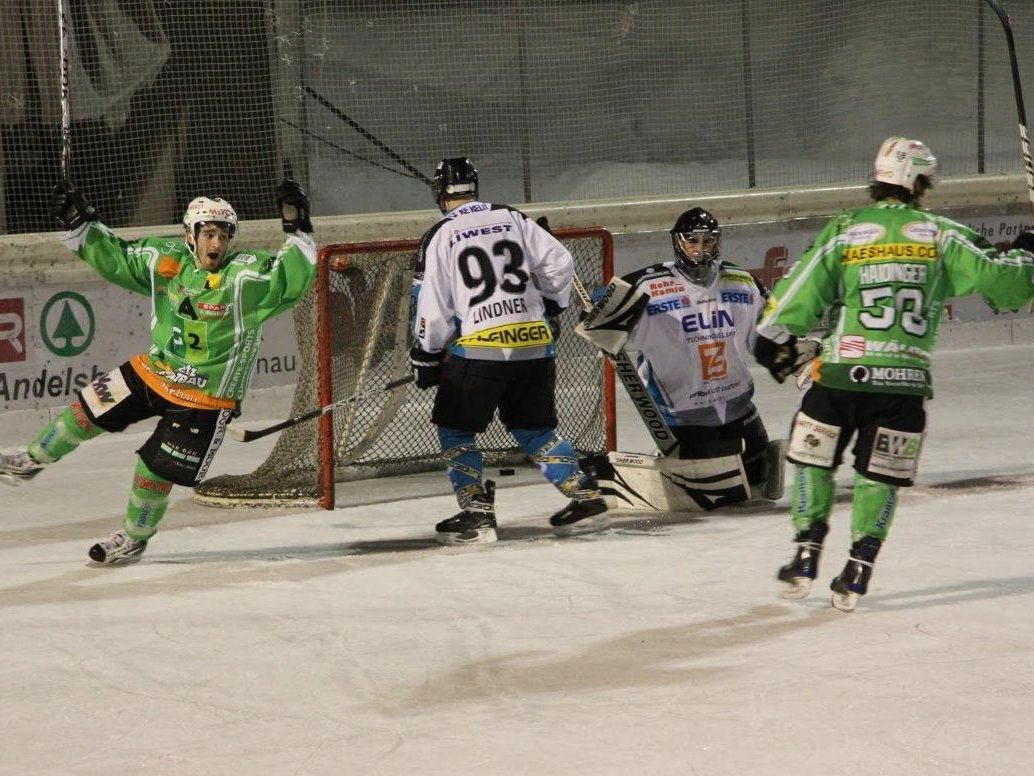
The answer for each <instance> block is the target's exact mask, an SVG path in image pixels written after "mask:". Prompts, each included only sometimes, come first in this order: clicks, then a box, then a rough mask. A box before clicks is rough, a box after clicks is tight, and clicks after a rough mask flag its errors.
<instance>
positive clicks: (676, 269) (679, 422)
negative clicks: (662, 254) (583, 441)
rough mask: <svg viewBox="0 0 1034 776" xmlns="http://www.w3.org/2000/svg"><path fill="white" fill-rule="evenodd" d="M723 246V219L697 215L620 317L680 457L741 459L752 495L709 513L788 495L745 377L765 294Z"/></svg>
mask: <svg viewBox="0 0 1034 776" xmlns="http://www.w3.org/2000/svg"><path fill="white" fill-rule="evenodd" d="M721 237H722V230H721V227H720V225H719V224H718V221H717V219H715V217H714V216H713V215H711V213H709V212H708V211H707V210H704V209H703V208H700V207H694V208H692V209H690V210H687V211H686V212H684V213H683V214H682V215H680V216H679V217H678V219H677V220H676V222H675V225H674V226H673V227H672V229H671V242H672V248H673V249H674V252H675V259H674V261H667V262H662V263H658V264H653V265H651V266H649V267H646V268H644V269H641V270H639V271H637V272H633V273H631V274H629V275H625V276H624V277H623V278H622V280H624V281H625V282H626V283H628V285H629V286H631V290H630V291H629V292H628V293H629V295H630V296H633V295H634V296H637V297H638V302H637V303H636V304H635V305H634V306H633V308H632V310H631V312H629V313H627V314H626V315H624V316H622V318H623V321H622V324H621V328H623V329H626V330H627V331H628V339H627V340H626V341H625V342H624V348H625V349H627V350H629V351H636V352H637V353H638V355H637V359H636V363H637V365H638V369H639V375H640V377H641V378H642V380H643V382H644V383H645V385H646V386H647V389H648V390H649V392H650V394H651V396H652V397H653V399H654V402H655V403H656V405H657V408H658V410H659V411H660V413H661V415H662V416H663V419H664V422H665V424H666V425H667V426H668V427H669V428H670V430H671V432H672V433H673V435H674V436H675V438H676V439H677V441H678V454H679V457H680V458H682V459H698V460H702V459H712V458H714V459H717V458H721V457H724V456H736V455H739V454H741V455H742V466H743V471H744V473H745V474H746V478H747V482H748V483H749V484H750V486H751V488H750V489H746V488H742V487H741V488H735V489H733V490H731V491H729V495H728V496H727V497H725V498H723V499H721V501H719V502H715V501H714V500H713V499H712V500H711V501H709V502H700V506H702V507H703V508H710V507H713V506H721V505H724V504H727V503H733V502H735V501H737V500H744V499H745V498H749V497H751V495H764V497H766V498H778V497H779V496H780V495H781V494H782V466H781V464H780V461H781V449H780V446H779V444H778V443H772V444H770V443H769V439H768V433H767V432H766V430H765V425H764V423H763V422H762V420H761V416H760V415H759V414H758V411H757V408H756V407H755V406H754V402H753V396H754V380H753V378H752V377H751V374H750V370H749V369H748V367H747V363H748V362H747V359H748V357H749V356H750V354H751V352H752V348H753V344H754V339H755V337H756V333H755V325H756V324H757V321H758V318H759V317H760V316H761V312H762V310H763V309H764V306H765V300H766V298H767V296H768V294H767V292H766V291H765V289H764V287H763V286H762V285H761V284H760V283H758V281H757V280H755V278H754V277H753V276H752V275H751V274H750V273H749V272H747V271H746V270H743V269H740V268H738V267H736V266H735V265H733V264H731V263H728V262H724V261H722V260H721V259H720V258H719V249H720V245H721ZM603 304H604V302H603V301H602V300H601V302H600V303H599V304H598V305H597V307H599V306H600V305H603ZM594 312H596V311H594ZM591 315H592V313H590V316H591ZM599 473H600V475H601V478H602V479H608V480H609V479H610V477H609V476H608V474H605V473H604V472H603V471H599Z"/></svg>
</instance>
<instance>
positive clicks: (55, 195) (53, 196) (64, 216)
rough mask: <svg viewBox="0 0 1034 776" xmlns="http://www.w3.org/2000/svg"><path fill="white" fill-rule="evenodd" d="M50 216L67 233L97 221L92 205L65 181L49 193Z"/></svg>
mask: <svg viewBox="0 0 1034 776" xmlns="http://www.w3.org/2000/svg"><path fill="white" fill-rule="evenodd" d="M50 214H51V215H52V216H54V218H56V219H57V221H58V223H59V224H61V226H63V227H64V228H65V229H67V230H68V231H69V232H70V231H72V230H73V229H78V228H79V227H80V226H82V225H83V224H85V223H86V222H87V221H96V220H97V211H96V210H95V209H94V207H93V205H91V204H90V203H89V202H87V201H86V197H84V196H83V193H82V192H81V191H79V190H78V189H77V188H76V187H75V186H73V185H72V184H71V183H70V182H69V181H67V180H62V181H61V182H60V183H58V184H57V185H56V186H55V187H54V188H53V190H52V191H51V192H50Z"/></svg>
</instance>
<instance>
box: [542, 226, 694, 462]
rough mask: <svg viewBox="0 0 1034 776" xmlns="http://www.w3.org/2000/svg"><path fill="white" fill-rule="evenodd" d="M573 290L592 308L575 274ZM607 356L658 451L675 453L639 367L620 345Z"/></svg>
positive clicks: (585, 306) (675, 443)
mask: <svg viewBox="0 0 1034 776" xmlns="http://www.w3.org/2000/svg"><path fill="white" fill-rule="evenodd" d="M540 225H541V224H540ZM574 291H575V293H576V294H577V295H578V301H579V302H581V305H582V308H583V309H584V310H585V311H586V312H588V311H589V310H591V309H592V308H593V304H592V298H591V297H590V296H589V293H588V292H587V291H586V290H585V286H584V285H582V281H581V279H580V278H579V277H578V275H577V274H575V276H574ZM608 358H610V360H611V362H612V363H613V364H614V371H615V372H616V373H617V376H618V378H619V379H620V380H621V384H622V385H623V386H625V390H626V391H627V392H628V397H629V398H630V399H631V400H632V404H633V405H634V406H635V408H636V411H637V412H638V413H639V417H640V418H641V419H642V421H643V424H644V425H645V426H646V430H647V431H649V432H650V436H651V437H653V441H654V442H655V443H656V444H657V449H658V450H660V451H661V455H663V456H666V457H667V456H674V455H678V447H679V443H678V440H677V439H675V435H674V434H673V433H671V429H670V428H668V424H667V423H665V422H664V417H663V416H662V415H661V411H660V410H659V409H658V408H657V403H656V402H655V401H654V400H653V397H652V396H651V395H650V392H649V391H648V390H647V389H646V386H645V385H643V381H642V380H641V379H640V378H639V371H638V370H637V369H636V367H635V364H634V363H633V361H632V359H631V358H630V357H629V355H628V353H626V352H625V350H624V348H622V349H621V350H619V351H618V352H617V353H615V354H614V355H610V354H608Z"/></svg>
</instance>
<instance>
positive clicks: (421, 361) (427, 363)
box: [409, 345, 445, 391]
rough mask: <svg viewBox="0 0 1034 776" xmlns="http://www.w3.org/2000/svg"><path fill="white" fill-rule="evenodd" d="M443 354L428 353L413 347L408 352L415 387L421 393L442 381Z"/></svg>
mask: <svg viewBox="0 0 1034 776" xmlns="http://www.w3.org/2000/svg"><path fill="white" fill-rule="evenodd" d="M444 355H445V354H444V353H428V352H427V351H426V350H421V349H420V347H419V346H418V345H414V346H413V349H412V350H410V351H409V365H410V366H411V367H413V376H414V377H415V378H416V387H417V388H419V389H420V390H421V391H423V390H426V389H428V388H434V387H435V386H436V385H438V383H439V381H440V380H441V379H442V357H443V356H444Z"/></svg>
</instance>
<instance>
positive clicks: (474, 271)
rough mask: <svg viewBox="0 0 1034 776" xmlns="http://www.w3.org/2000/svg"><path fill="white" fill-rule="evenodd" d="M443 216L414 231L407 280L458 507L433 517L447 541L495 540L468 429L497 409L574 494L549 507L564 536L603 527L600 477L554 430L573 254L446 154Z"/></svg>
mask: <svg viewBox="0 0 1034 776" xmlns="http://www.w3.org/2000/svg"><path fill="white" fill-rule="evenodd" d="M434 188H435V197H436V201H437V203H438V207H439V209H440V210H441V211H442V213H443V214H444V215H445V217H444V218H443V219H442V220H441V221H439V222H438V223H437V224H435V225H434V226H433V227H431V229H429V230H428V231H427V233H426V234H425V235H424V237H423V239H422V240H421V244H420V250H419V253H418V255H417V266H416V268H415V272H414V279H413V297H414V299H413V304H414V320H413V335H414V338H415V342H414V345H413V349H412V352H411V362H412V365H413V368H414V370H415V372H416V379H417V386H418V387H420V388H431V387H433V386H436V385H437V386H438V393H437V396H436V397H435V403H434V410H433V411H432V414H431V422H432V423H434V424H435V425H436V426H437V427H438V438H439V441H440V443H441V447H442V452H443V455H444V456H445V458H446V460H447V462H448V466H449V479H450V481H451V482H452V486H453V490H454V491H455V492H456V497H457V499H458V501H459V504H460V510H461V511H460V512H459V513H458V514H457V515H455V516H453V517H451V518H449V519H447V520H443V521H442V522H440V523H439V524H438V525H437V526H436V531H437V537H438V540H439V541H440V542H442V543H443V544H470V543H476V542H491V541H495V539H496V532H495V529H496V521H495V514H494V503H493V488H492V484H491V481H489V482H482V476H481V473H482V467H483V455H482V453H481V451H480V450H479V449H478V447H477V443H476V434H478V433H480V432H482V431H484V430H485V429H486V428H487V427H488V424H489V422H491V420H492V416H493V415H494V414H495V412H496V410H497V409H498V411H499V418H500V420H501V421H502V422H503V424H504V425H505V426H506V428H507V429H508V430H509V431H510V433H512V434H513V436H514V438H515V439H516V440H517V442H518V443H519V444H520V446H521V448H522V449H523V450H524V451H525V452H526V453H527V455H528V456H529V457H530V458H531V460H532V461H534V462H535V463H537V464H538V465H539V467H540V468H541V469H542V471H543V473H544V474H545V476H546V478H547V479H548V480H549V481H550V482H552V483H553V484H554V485H555V486H556V487H557V488H559V489H560V491H561V492H562V493H564V494H565V495H566V496H568V497H569V498H570V499H571V501H570V503H569V504H568V505H567V506H566V507H565V508H564V509H563V510H561V511H559V512H557V513H556V514H554V515H553V516H552V517H551V518H550V524H551V525H552V526H553V528H554V531H555V532H556V533H557V534H558V535H561V536H568V535H572V534H575V533H587V532H589V531H594V530H601V529H602V528H604V527H606V525H607V521H606V518H605V515H604V514H603V513H604V512H605V511H606V505H605V504H604V502H603V500H602V498H600V493H599V489H598V487H597V484H596V482H595V481H594V480H593V479H592V478H590V477H588V476H586V475H585V474H583V473H582V472H581V471H580V470H579V468H578V455H577V453H576V452H575V449H574V447H573V446H572V445H571V443H570V442H569V441H567V440H565V439H561V438H560V437H558V436H557V433H556V426H557V419H556V408H555V400H554V399H555V385H556V370H555V365H554V361H553V356H554V353H555V346H554V340H555V338H556V335H557V333H558V331H559V325H558V316H559V315H560V313H561V312H562V311H563V309H564V308H565V307H567V304H568V301H569V298H570V295H571V285H572V278H573V275H574V260H573V259H572V258H571V254H570V253H569V252H568V251H567V249H566V248H565V247H564V246H563V244H562V243H561V242H560V241H559V240H557V239H556V238H554V237H553V236H552V235H551V234H550V233H549V232H547V231H546V230H544V229H542V228H541V227H540V226H538V225H537V224H536V223H535V222H534V221H532V220H531V219H529V218H528V217H527V216H525V215H524V214H523V213H521V212H520V211H519V210H515V209H514V208H511V207H509V206H506V205H493V204H490V203H487V202H482V201H480V200H479V199H478V175H477V170H475V169H474V167H473V166H472V165H471V164H470V162H469V161H468V160H467V159H463V158H451V159H443V160H442V161H441V162H440V163H439V165H438V168H437V170H436V171H435V176H434Z"/></svg>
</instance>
